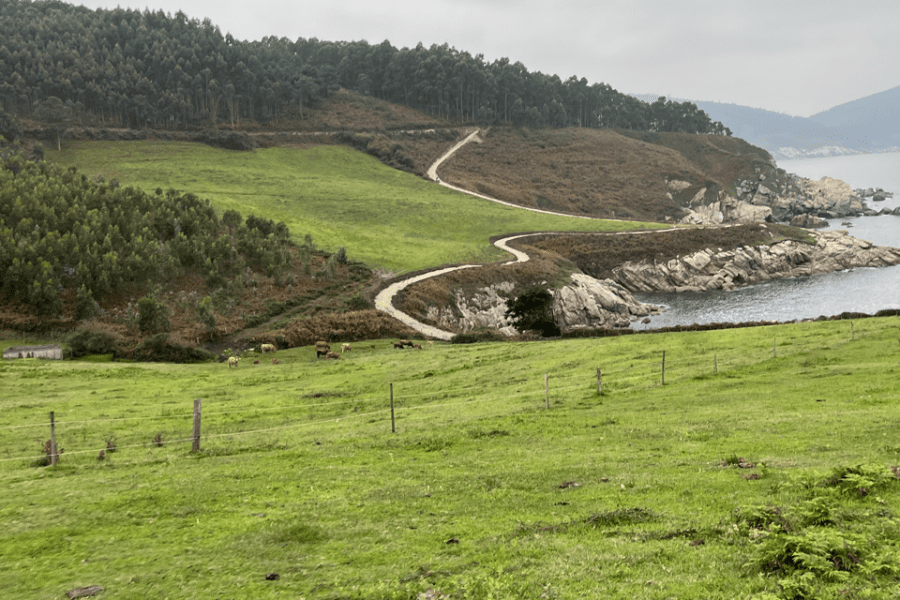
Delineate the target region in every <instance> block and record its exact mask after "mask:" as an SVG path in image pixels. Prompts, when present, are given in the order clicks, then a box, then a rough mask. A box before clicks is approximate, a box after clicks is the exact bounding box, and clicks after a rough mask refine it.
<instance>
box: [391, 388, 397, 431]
mask: <svg viewBox="0 0 900 600" xmlns="http://www.w3.org/2000/svg"><path fill="white" fill-rule="evenodd" d="M391 433H397V427H396V424H395V422H394V384H393V383H391Z"/></svg>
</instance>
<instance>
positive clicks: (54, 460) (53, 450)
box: [50, 410, 59, 465]
mask: <svg viewBox="0 0 900 600" xmlns="http://www.w3.org/2000/svg"><path fill="white" fill-rule="evenodd" d="M58 462H59V452H57V451H56V419H55V417H54V414H53V411H52V410H51V411H50V464H51V465H55V464H56V463H58Z"/></svg>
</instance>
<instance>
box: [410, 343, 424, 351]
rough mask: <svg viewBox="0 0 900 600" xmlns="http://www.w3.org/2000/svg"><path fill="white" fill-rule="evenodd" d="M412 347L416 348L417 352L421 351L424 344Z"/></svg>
mask: <svg viewBox="0 0 900 600" xmlns="http://www.w3.org/2000/svg"><path fill="white" fill-rule="evenodd" d="M412 347H413V348H415V349H416V350H421V349H422V344H413V345H412Z"/></svg>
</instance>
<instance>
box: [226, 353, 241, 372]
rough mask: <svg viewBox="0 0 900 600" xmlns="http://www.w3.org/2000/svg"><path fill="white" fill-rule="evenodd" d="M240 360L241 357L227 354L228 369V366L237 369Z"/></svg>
mask: <svg viewBox="0 0 900 600" xmlns="http://www.w3.org/2000/svg"><path fill="white" fill-rule="evenodd" d="M240 360H241V359H240V358H238V357H237V356H229V357H228V368H229V369H230V368H232V367H234V368H235V369H237V366H238V363H239V362H240Z"/></svg>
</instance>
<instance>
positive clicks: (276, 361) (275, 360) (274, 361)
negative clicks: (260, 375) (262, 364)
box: [272, 358, 281, 365]
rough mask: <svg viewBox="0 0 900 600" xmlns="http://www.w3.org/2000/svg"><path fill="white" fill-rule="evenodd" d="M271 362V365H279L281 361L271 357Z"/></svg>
mask: <svg viewBox="0 0 900 600" xmlns="http://www.w3.org/2000/svg"><path fill="white" fill-rule="evenodd" d="M272 364H273V365H280V364H281V361H280V360H278V359H277V358H273V359H272Z"/></svg>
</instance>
